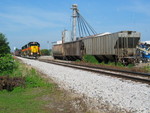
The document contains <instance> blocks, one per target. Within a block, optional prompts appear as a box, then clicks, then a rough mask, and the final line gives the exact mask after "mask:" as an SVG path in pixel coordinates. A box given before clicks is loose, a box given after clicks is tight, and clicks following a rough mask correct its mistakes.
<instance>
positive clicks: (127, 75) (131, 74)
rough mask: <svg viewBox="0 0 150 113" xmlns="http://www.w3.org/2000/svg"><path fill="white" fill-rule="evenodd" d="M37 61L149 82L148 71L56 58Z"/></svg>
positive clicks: (149, 75)
mask: <svg viewBox="0 0 150 113" xmlns="http://www.w3.org/2000/svg"><path fill="white" fill-rule="evenodd" d="M39 61H42V62H47V63H51V64H56V65H61V66H66V67H71V68H76V69H81V70H86V71H91V72H95V73H103V74H106V75H109V76H115V77H119V78H125V79H130V80H134V81H138V82H142V83H147V84H150V74H149V73H139V72H132V71H125V70H117V69H110V68H104V67H95V66H87V65H80V64H74V63H70V62H63V61H56V60H45V59H40V60H39Z"/></svg>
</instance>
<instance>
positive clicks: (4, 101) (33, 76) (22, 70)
mask: <svg viewBox="0 0 150 113" xmlns="http://www.w3.org/2000/svg"><path fill="white" fill-rule="evenodd" d="M17 63H18V65H19V67H18V68H17V69H16V70H15V71H14V72H13V73H12V74H11V75H10V76H15V77H16V76H18V77H19V76H21V77H25V81H26V85H25V87H17V88H15V89H14V90H13V91H11V92H8V91H6V90H3V91H0V113H46V111H45V110H44V105H45V104H48V100H43V99H42V98H43V97H44V95H50V94H51V93H53V91H54V90H55V89H54V86H55V85H54V84H51V83H49V82H46V80H44V79H43V78H42V77H40V76H39V73H38V72H36V70H35V69H33V68H31V67H29V68H28V67H26V66H24V65H23V64H21V63H19V62H17Z"/></svg>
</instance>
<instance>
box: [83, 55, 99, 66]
mask: <svg viewBox="0 0 150 113" xmlns="http://www.w3.org/2000/svg"><path fill="white" fill-rule="evenodd" d="M83 61H85V62H89V63H94V64H98V63H99V62H98V60H97V59H96V58H95V57H94V56H92V55H84V56H83Z"/></svg>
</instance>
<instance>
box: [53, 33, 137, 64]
mask: <svg viewBox="0 0 150 113" xmlns="http://www.w3.org/2000/svg"><path fill="white" fill-rule="evenodd" d="M139 40H140V33H139V32H136V31H120V32H116V33H111V34H105V35H94V36H89V37H85V38H80V39H79V40H77V41H72V42H67V43H62V44H56V45H53V48H52V52H53V57H54V58H58V59H69V60H76V59H82V57H83V56H84V55H93V56H95V57H96V58H97V59H98V60H99V61H100V62H101V61H105V62H108V61H116V62H122V63H134V62H138V59H139V58H138V56H139V55H138V54H137V51H136V47H137V45H138V43H139Z"/></svg>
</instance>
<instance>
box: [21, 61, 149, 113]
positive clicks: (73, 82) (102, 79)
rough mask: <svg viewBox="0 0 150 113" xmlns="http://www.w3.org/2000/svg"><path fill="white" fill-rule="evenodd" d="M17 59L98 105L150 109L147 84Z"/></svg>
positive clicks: (139, 110)
mask: <svg viewBox="0 0 150 113" xmlns="http://www.w3.org/2000/svg"><path fill="white" fill-rule="evenodd" d="M19 59H21V60H22V61H23V62H24V63H26V64H28V65H31V66H33V67H34V68H36V69H38V70H39V71H41V72H42V73H44V74H46V75H48V76H49V77H50V78H52V79H53V80H54V81H55V82H56V83H58V85H59V86H60V87H62V88H64V89H67V90H71V91H74V92H76V93H79V94H81V95H84V96H86V97H87V99H88V98H90V99H91V100H92V99H93V100H94V101H93V102H91V103H95V106H96V107H97V109H105V111H107V110H110V111H112V109H113V111H114V109H116V111H117V110H118V112H136V113H150V86H149V85H147V84H142V83H138V82H133V81H130V80H123V79H119V78H113V77H110V76H106V75H104V74H97V73H92V72H87V71H82V70H77V69H72V68H69V67H63V66H58V65H54V64H48V63H44V62H40V61H37V60H31V59H25V58H19ZM93 106H94V105H93ZM106 106H107V107H106ZM106 108H107V109H106ZM119 109H120V110H119Z"/></svg>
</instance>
